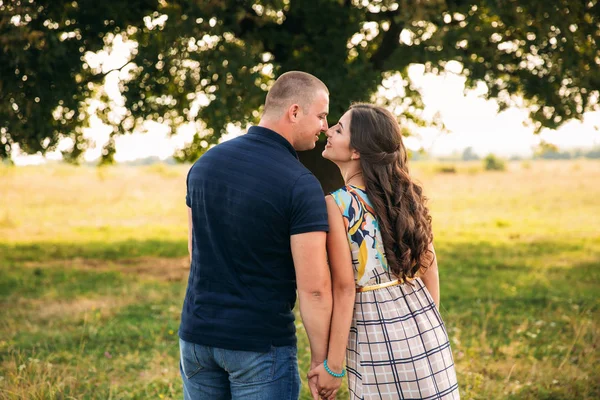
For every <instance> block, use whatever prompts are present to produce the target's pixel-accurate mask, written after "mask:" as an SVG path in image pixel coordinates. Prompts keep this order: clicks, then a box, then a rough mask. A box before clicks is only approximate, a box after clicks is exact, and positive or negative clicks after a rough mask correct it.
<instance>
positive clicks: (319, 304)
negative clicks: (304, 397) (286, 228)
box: [291, 232, 332, 368]
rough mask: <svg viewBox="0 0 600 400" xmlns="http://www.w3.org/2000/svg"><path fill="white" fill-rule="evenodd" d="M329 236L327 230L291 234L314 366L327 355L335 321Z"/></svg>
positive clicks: (299, 291)
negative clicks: (330, 272) (329, 261)
mask: <svg viewBox="0 0 600 400" xmlns="http://www.w3.org/2000/svg"><path fill="white" fill-rule="evenodd" d="M326 239H327V233H326V232H307V233H300V234H297V235H292V236H291V247H292V257H293V259H294V268H295V269H296V284H297V287H298V302H299V306H300V315H301V316H302V322H303V323H304V328H305V329H306V333H307V335H308V341H309V342H310V352H311V365H314V366H316V365H319V364H320V363H322V362H323V361H324V360H325V358H326V357H327V343H328V338H329V324H330V321H331V307H332V300H331V276H330V274H329V268H328V266H327V254H326V250H325V242H326ZM311 368H312V367H311Z"/></svg>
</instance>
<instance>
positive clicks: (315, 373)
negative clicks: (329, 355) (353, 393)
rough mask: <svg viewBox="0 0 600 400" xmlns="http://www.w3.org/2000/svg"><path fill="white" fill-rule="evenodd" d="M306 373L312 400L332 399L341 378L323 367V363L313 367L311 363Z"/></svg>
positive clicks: (340, 383) (340, 382)
mask: <svg viewBox="0 0 600 400" xmlns="http://www.w3.org/2000/svg"><path fill="white" fill-rule="evenodd" d="M311 368H312V369H311V370H310V372H309V373H308V375H307V377H308V385H309V387H310V392H311V394H312V395H313V400H319V399H324V400H334V399H335V396H336V394H337V392H338V390H339V388H340V386H341V385H342V378H341V377H340V378H336V377H334V376H333V375H331V374H330V373H329V372H327V370H326V369H325V366H324V365H323V364H319V365H318V366H316V367H314V366H313V365H311Z"/></svg>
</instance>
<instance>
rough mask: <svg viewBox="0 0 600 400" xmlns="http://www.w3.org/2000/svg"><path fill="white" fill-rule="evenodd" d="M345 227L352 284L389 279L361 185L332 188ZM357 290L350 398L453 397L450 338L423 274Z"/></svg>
mask: <svg viewBox="0 0 600 400" xmlns="http://www.w3.org/2000/svg"><path fill="white" fill-rule="evenodd" d="M331 195H332V196H333V198H334V199H335V201H336V203H337V205H338V206H339V208H340V210H341V212H342V215H343V217H344V222H345V224H346V228H347V230H348V241H349V242H350V248H351V250H352V260H353V265H354V273H355V279H356V284H357V286H370V285H376V284H379V283H384V282H388V281H390V280H394V279H395V278H393V277H391V275H390V274H389V272H388V268H387V261H386V259H385V254H384V249H383V242H382V240H381V235H380V233H379V230H378V223H377V219H376V218H375V217H374V213H373V208H372V206H371V203H370V202H369V199H368V198H367V195H366V193H365V192H364V190H362V189H360V188H358V187H356V186H351V185H348V186H345V187H343V188H341V189H339V190H337V191H335V192H333V193H331ZM412 284H413V286H411V285H410V284H402V285H396V286H390V287H387V288H382V289H378V290H373V291H366V292H360V293H357V294H356V304H355V307H354V318H353V319H352V327H351V329H350V336H349V340H348V349H347V353H346V359H347V360H346V364H347V365H346V368H347V371H348V389H349V391H350V399H351V400H363V399H364V400H372V399H378V400H379V399H386V400H387V399H390V400H392V399H394V400H395V399H430V400H432V399H459V398H460V397H459V393H458V383H457V380H456V371H455V369H454V361H453V358H452V352H451V349H450V341H449V339H448V334H447V332H446V328H445V327H444V323H443V322H442V319H441V317H440V314H439V313H438V311H437V309H436V307H435V303H434V302H433V299H432V298H431V295H430V294H429V292H428V291H427V289H426V288H425V285H424V284H423V281H422V280H421V279H418V278H417V279H415V280H413V281H412Z"/></svg>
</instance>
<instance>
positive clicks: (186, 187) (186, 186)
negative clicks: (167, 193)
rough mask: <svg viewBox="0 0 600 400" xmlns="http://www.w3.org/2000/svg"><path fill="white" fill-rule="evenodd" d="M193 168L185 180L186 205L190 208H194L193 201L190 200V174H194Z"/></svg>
mask: <svg viewBox="0 0 600 400" xmlns="http://www.w3.org/2000/svg"><path fill="white" fill-rule="evenodd" d="M192 168H193V166H192ZM192 168H190V170H189V171H188V173H187V177H186V178H185V204H186V205H187V206H188V207H190V208H191V207H192V200H191V199H190V174H191V173H192Z"/></svg>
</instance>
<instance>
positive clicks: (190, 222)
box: [188, 207, 194, 262]
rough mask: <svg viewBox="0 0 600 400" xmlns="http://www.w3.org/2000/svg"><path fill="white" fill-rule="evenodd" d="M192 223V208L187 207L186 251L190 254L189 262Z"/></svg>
mask: <svg viewBox="0 0 600 400" xmlns="http://www.w3.org/2000/svg"><path fill="white" fill-rule="evenodd" d="M193 226H194V224H193V223H192V209H191V208H190V207H188V253H189V255H190V262H191V261H192V234H193V232H192V230H193Z"/></svg>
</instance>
